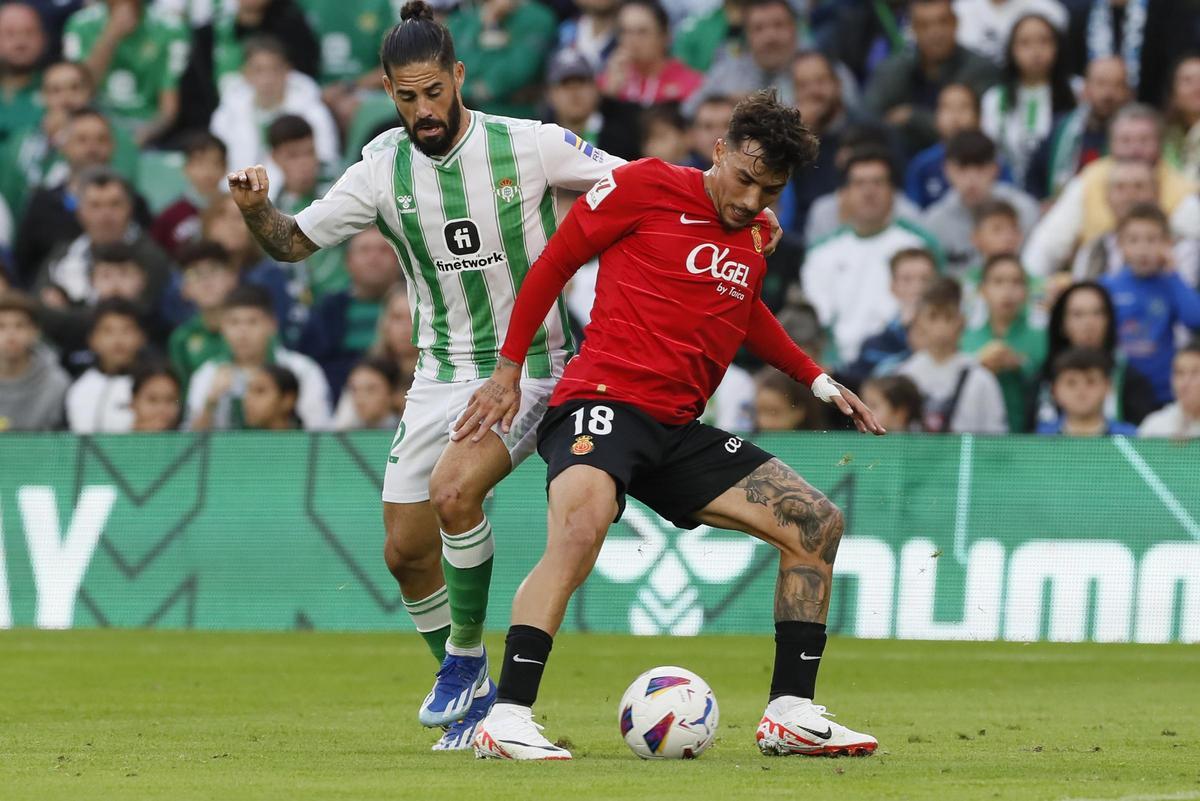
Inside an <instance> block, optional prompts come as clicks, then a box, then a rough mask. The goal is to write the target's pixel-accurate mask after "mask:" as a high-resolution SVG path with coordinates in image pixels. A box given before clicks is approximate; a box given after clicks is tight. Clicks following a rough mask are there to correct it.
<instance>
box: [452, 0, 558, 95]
mask: <svg viewBox="0 0 1200 801" xmlns="http://www.w3.org/2000/svg"><path fill="white" fill-rule="evenodd" d="M557 25H558V22H557V20H556V19H555V18H554V13H553V12H552V11H550V10H549V9H547V8H546V7H545V6H543V5H541V4H540V3H536V2H532V0H480V2H479V3H478V4H477V5H471V6H463V7H461V8H459V10H458V11H456V12H455V13H454V14H452V15H451V16H450V18H449V19H448V20H447V21H446V27H448V28H449V29H450V33H451V35H452V36H453V37H454V49H455V51H456V52H457V53H458V58H459V60H461V61H462V62H463V63H464V64H465V65H466V66H467V77H466V80H465V81H464V82H463V86H462V96H463V101H464V102H465V103H466V104H467V106H468V107H470V108H474V109H479V110H480V111H484V112H486V113H488V114H500V115H503V116H507V117H532V116H533V115H534V111H535V109H536V106H537V100H538V97H539V94H538V90H539V88H540V83H541V77H542V67H543V66H544V65H545V63H546V57H547V56H548V55H549V54H550V51H551V50H552V49H553V47H554V39H555V29H556V27H557Z"/></svg>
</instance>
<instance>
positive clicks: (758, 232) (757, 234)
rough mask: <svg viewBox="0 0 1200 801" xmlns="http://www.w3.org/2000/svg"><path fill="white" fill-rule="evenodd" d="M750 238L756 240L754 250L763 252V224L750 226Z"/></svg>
mask: <svg viewBox="0 0 1200 801" xmlns="http://www.w3.org/2000/svg"><path fill="white" fill-rule="evenodd" d="M750 238H751V239H753V240H754V252H755V253H762V248H763V244H762V226H761V225H752V226H750Z"/></svg>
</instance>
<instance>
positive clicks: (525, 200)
mask: <svg viewBox="0 0 1200 801" xmlns="http://www.w3.org/2000/svg"><path fill="white" fill-rule="evenodd" d="M531 57H533V56H532V55H531ZM381 61H382V64H383V73H384V74H383V84H384V88H385V89H386V90H387V92H388V94H389V96H391V98H392V100H393V101H394V103H395V105H396V110H397V112H398V113H399V116H400V123H401V125H400V126H399V127H397V128H394V129H392V130H390V131H387V132H386V133H384V134H381V135H380V136H379V137H377V138H376V139H375V140H374V141H372V142H371V143H370V144H368V145H367V146H366V147H365V148H364V149H363V157H362V160H361V161H359V162H358V163H356V164H354V165H353V166H351V167H350V168H349V169H348V170H347V171H346V173H345V174H344V175H343V176H342V177H341V178H340V179H339V180H338V181H337V183H335V184H334V185H333V186H332V187H331V188H330V190H329V192H328V193H327V194H326V195H325V196H324V197H323V198H322V199H320V200H318V201H316V202H314V203H312V204H311V205H310V206H308V207H307V208H305V209H303V210H301V211H300V212H299V213H297V214H296V215H295V216H294V217H293V216H289V215H287V214H284V213H282V212H280V211H279V210H278V209H276V208H275V207H273V206H272V204H271V203H270V201H269V200H268V199H267V191H268V186H267V178H266V171H265V170H264V169H263V168H262V167H261V166H257V167H247V168H245V169H242V170H239V171H237V172H234V173H231V174H230V176H229V187H230V192H231V193H232V195H233V197H234V199H235V200H236V201H237V203H238V206H239V207H240V208H241V210H242V214H243V216H244V217H245V219H246V222H247V224H248V225H249V227H250V230H251V231H252V232H253V233H254V236H255V237H256V238H257V239H258V241H259V242H260V243H261V244H262V246H263V248H264V249H265V250H266V251H267V252H268V253H269V254H271V256H272V257H274V258H276V259H280V260H284V261H297V260H300V259H304V258H307V257H308V256H310V255H311V254H312V253H313V252H315V251H316V250H318V249H320V248H327V247H333V246H335V245H337V244H339V243H340V242H342V241H344V240H346V239H348V238H349V237H350V236H352V235H353V234H355V233H356V232H357V231H360V230H362V229H363V228H366V227H367V226H371V225H375V226H378V227H379V230H380V231H382V232H383V234H384V236H386V237H387V238H388V240H389V241H390V242H391V244H392V246H393V247H394V248H395V250H396V253H397V254H398V255H399V257H400V263H401V265H402V266H403V268H404V272H405V275H406V278H407V283H408V294H409V301H410V303H411V305H412V308H413V318H414V320H413V323H414V325H413V331H414V334H413V336H414V343H415V344H416V346H417V347H418V349H419V350H420V354H421V355H420V360H419V361H418V365H417V375H416V378H415V380H414V382H413V387H412V389H411V390H410V392H409V393H408V402H407V405H406V408H405V412H404V417H403V420H402V421H401V423H400V426H399V428H398V429H397V431H396V434H395V437H394V440H393V442H392V446H391V450H390V453H389V454H388V459H387V465H386V469H385V474H384V487H383V501H384V522H385V527H386V529H387V540H386V545H385V549H384V554H385V558H386V560H387V564H388V568H389V569H390V570H391V572H392V575H394V576H395V577H396V579H397V581H398V582H399V584H400V590H401V594H402V596H403V600H404V606H405V608H406V609H407V611H408V612H409V614H410V615H411V616H412V618H413V621H414V622H415V624H416V628H417V630H418V631H419V632H420V633H421V635H422V636H423V637H424V638H425V640H426V641H427V642H428V644H429V647H430V650H431V651H432V652H433V653H434V656H435V657H436V658H437V659H438V660H439V661H441V662H442V668H441V670H440V671H439V672H438V680H437V682H436V684H435V688H434V692H431V693H430V695H429V697H428V698H426V700H425V703H424V704H422V707H421V711H420V714H419V718H420V720H421V722H422V723H424V724H425V725H443V726H449V729H448V731H447V733H446V735H445V736H444V737H443V738H442V740H441V741H440V742H439V743H438V745H437V746H435V748H448V749H457V748H470V745H471V736H472V734H473V732H474V725H475V723H476V722H478V720H480V719H482V717H483V716H484V715H485V714H486V712H487V710H488V708H490V705H491V702H492V701H493V700H494V698H495V685H494V684H493V683H492V681H491V680H490V678H489V677H488V669H487V657H486V655H485V653H484V650H483V643H482V630H483V622H484V617H485V613H486V610H487V599H488V585H489V582H490V579H491V567H492V553H493V542H492V530H491V525H490V524H489V522H488V520H487V518H486V516H485V515H484V511H483V501H484V498H485V496H486V495H487V493H488V492H489V491H491V489H492V487H494V486H495V485H496V484H498V483H499V482H500V480H501V479H503V478H504V477H505V476H506V475H508V473H509V472H511V471H512V469H513V467H514V466H515V465H517V464H518V463H519V462H520V461H521V460H522V459H524V458H525V457H526V456H528V455H529V454H530V453H532V451H533V449H534V446H535V440H536V434H537V426H538V423H539V422H540V421H541V417H542V415H543V413H544V412H545V408H546V402H547V400H548V399H549V397H550V393H551V391H552V390H553V387H554V383H555V382H556V380H557V379H558V377H559V375H561V372H562V368H563V365H564V363H565V361H566V358H567V351H568V348H569V343H568V338H569V336H570V334H569V329H568V326H567V319H566V311H565V307H564V306H563V304H562V302H561V300H560V301H559V303H558V304H557V307H556V308H555V309H553V310H552V311H551V312H550V314H549V315H547V317H546V319H545V320H544V321H543V323H542V325H541V327H540V329H539V331H538V333H537V337H536V338H535V341H534V344H533V347H532V348H531V351H530V354H531V355H530V357H529V359H528V360H527V361H526V367H525V371H524V375H523V380H522V397H523V398H524V399H525V404H524V406H523V407H522V408H521V410H520V413H519V414H518V416H517V418H516V420H515V421H514V422H513V424H512V426H511V428H510V430H509V432H508V433H507V434H504V433H502V432H501V431H500V428H499V427H497V428H496V429H495V430H494V433H493V435H492V436H489V437H486V438H484V439H483V440H481V441H480V442H477V443H476V442H466V441H464V442H458V443H453V444H451V443H450V438H449V433H450V428H451V426H452V424H453V423H454V422H455V421H456V419H457V417H458V415H459V414H460V413H461V412H462V411H463V409H465V408H466V404H467V401H468V400H469V399H470V397H471V395H472V393H474V392H475V390H476V389H478V388H479V387H480V386H482V385H483V384H484V383H486V380H487V378H488V376H490V375H491V373H492V371H493V370H494V369H495V367H496V363H497V358H498V351H499V349H500V344H501V342H502V341H503V338H504V333H505V331H506V330H507V328H508V319H509V314H510V312H511V310H512V305H513V301H514V298H515V297H516V293H517V290H518V289H519V288H520V286H521V282H522V281H523V280H524V278H525V274H526V272H527V271H528V269H529V266H530V265H531V264H532V263H533V261H534V259H536V258H537V256H538V255H539V254H540V253H541V251H542V249H543V248H544V247H545V246H546V242H547V240H548V239H549V238H550V236H551V235H552V234H553V233H554V230H555V227H556V225H557V219H556V214H555V201H556V195H557V192H558V191H559V190H562V191H566V192H572V193H579V192H583V191H586V190H587V189H588V188H590V187H591V186H592V184H594V183H595V182H596V181H597V180H599V179H600V178H602V177H603V176H604V175H606V174H607V173H608V172H609V171H610V170H612V169H613V168H614V167H616V166H619V165H620V164H621V163H622V162H621V160H620V159H616V158H613V157H610V156H608V155H606V154H605V153H604V152H602V151H600V150H597V149H595V148H593V147H592V146H591V145H590V144H588V143H587V142H584V141H583V140H582V139H580V138H578V137H577V136H576V135H575V134H574V133H572V132H570V131H567V130H565V129H563V128H561V127H559V126H557V125H546V124H542V123H539V122H534V121H529V120H516V119H510V118H506V117H495V116H490V115H487V114H483V113H480V112H478V111H472V110H469V109H467V108H465V107H464V106H463V104H462V100H461V95H460V91H461V88H462V83H463V79H464V77H465V70H464V67H463V65H462V63H461V62H459V61H457V59H456V58H455V55H454V45H453V42H452V41H451V39H450V34H449V32H448V31H447V30H446V28H445V27H444V26H443V25H441V24H440V23H438V22H436V21H435V20H434V19H433V15H432V11H430V9H429V6H428V5H427V4H426V3H424V2H419V1H418V2H409V3H406V5H405V7H404V9H403V11H402V13H401V22H400V24H398V25H397V26H395V27H394V28H393V29H392V30H391V31H390V32H389V33H388V34H387V36H386V37H385V39H384V43H383V47H382V50H381Z"/></svg>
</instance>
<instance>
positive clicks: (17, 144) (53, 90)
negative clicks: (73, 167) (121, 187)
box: [0, 61, 141, 213]
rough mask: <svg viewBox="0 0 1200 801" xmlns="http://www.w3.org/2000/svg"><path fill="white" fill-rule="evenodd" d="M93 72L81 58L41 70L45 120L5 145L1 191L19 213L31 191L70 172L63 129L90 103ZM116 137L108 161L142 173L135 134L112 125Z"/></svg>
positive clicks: (0, 158) (0, 156)
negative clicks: (78, 60) (64, 156)
mask: <svg viewBox="0 0 1200 801" xmlns="http://www.w3.org/2000/svg"><path fill="white" fill-rule="evenodd" d="M93 91H94V87H93V86H92V76H91V73H89V72H88V71H87V67H84V66H83V65H82V64H76V63H74V62H71V61H60V62H58V63H55V64H51V65H50V66H48V67H46V69H45V70H44V71H43V72H42V83H41V90H40V94H39V97H38V102H39V103H40V105H41V106H42V109H43V113H42V115H41V120H40V121H39V122H38V124H36V125H31V126H27V127H25V128H21V129H19V130H17V131H15V132H14V133H13V135H12V136H11V137H9V139H8V141H7V142H6V143H5V144H4V145H3V146H2V147H0V196H3V198H4V200H6V201H8V207H9V208H10V209H11V210H12V211H13V212H14V213H19V212H20V211H21V210H23V209H24V208H25V202H26V200H27V199H28V197H29V193H30V192H32V191H33V190H35V189H37V188H38V187H40V186H43V185H46V186H53V185H56V184H58V183H61V182H62V181H63V179H64V178H65V176H66V174H67V172H68V166H67V165H66V164H65V163H64V162H63V153H62V152H61V150H60V148H62V147H63V145H64V143H63V141H62V140H63V138H64V136H63V132H64V129H65V128H66V126H67V123H68V121H69V118H70V116H71V113H72V112H75V111H79V110H80V109H83V108H86V107H87V105H88V104H89V103H90V102H91V101H92V93H93ZM110 136H111V138H112V147H111V154H110V158H109V161H108V163H109V166H111V167H112V168H113V169H114V170H116V171H117V172H119V173H121V175H123V176H124V177H125V178H127V179H129V180H133V179H134V178H135V177H136V176H137V168H138V159H139V158H140V156H141V154H140V153H139V152H138V148H137V145H136V144H135V143H134V141H133V139H132V138H131V137H130V136H129V135H128V134H126V133H125V132H124V131H120V130H116V131H110Z"/></svg>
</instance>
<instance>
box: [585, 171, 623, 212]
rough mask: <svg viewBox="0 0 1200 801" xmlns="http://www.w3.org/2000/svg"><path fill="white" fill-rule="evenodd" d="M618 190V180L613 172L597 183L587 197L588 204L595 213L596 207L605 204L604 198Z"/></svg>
mask: <svg viewBox="0 0 1200 801" xmlns="http://www.w3.org/2000/svg"><path fill="white" fill-rule="evenodd" d="M616 188H617V179H616V178H614V177H613V174H612V173H611V172H610V173H609V174H608V175H606V176H604V177H603V178H601V179H600V180H599V181H596V183H595V185H593V186H592V188H591V189H589V190H588V193H587V195H586V196H585V197H586V198H587V204H588V205H589V206H591V207H592V211H595V210H596V207H597V206H599V205H600V204H601V203H603V202H604V198H606V197H608V196H609V195H611V194H612V191H613V190H614V189H616Z"/></svg>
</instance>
